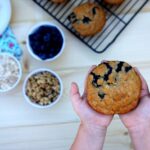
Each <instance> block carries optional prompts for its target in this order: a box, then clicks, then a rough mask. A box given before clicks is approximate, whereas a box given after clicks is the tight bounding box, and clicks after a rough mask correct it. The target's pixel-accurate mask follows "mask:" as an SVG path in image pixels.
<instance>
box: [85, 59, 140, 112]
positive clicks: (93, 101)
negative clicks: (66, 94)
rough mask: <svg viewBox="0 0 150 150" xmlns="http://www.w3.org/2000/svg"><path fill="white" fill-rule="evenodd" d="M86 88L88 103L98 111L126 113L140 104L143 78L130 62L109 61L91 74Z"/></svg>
mask: <svg viewBox="0 0 150 150" xmlns="http://www.w3.org/2000/svg"><path fill="white" fill-rule="evenodd" d="M86 90H87V99H88V103H89V105H90V106H91V107H92V108H93V109H94V110H96V111H97V112H100V113H103V114H124V113H127V112H129V111H131V110H132V109H134V108H135V107H136V106H137V104H138V101H139V97H140V93H141V79H140V77H139V76H138V74H137V73H136V71H135V70H134V68H133V67H132V66H130V65H129V64H127V63H125V62H121V61H108V62H104V63H102V64H100V65H98V66H97V67H96V68H94V70H93V71H92V72H91V73H90V74H89V76H88V79H87V89H86Z"/></svg>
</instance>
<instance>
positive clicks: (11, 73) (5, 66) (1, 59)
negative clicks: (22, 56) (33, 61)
mask: <svg viewBox="0 0 150 150" xmlns="http://www.w3.org/2000/svg"><path fill="white" fill-rule="evenodd" d="M19 77H20V68H19V65H18V63H17V61H16V60H15V59H14V58H13V57H11V56H10V55H7V54H0V91H7V90H9V89H11V88H12V87H13V86H14V85H15V84H16V82H17V81H18V79H19Z"/></svg>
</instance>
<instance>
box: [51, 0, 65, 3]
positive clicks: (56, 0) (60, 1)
mask: <svg viewBox="0 0 150 150" xmlns="http://www.w3.org/2000/svg"><path fill="white" fill-rule="evenodd" d="M51 1H52V2H54V3H64V2H65V1H66V0H51Z"/></svg>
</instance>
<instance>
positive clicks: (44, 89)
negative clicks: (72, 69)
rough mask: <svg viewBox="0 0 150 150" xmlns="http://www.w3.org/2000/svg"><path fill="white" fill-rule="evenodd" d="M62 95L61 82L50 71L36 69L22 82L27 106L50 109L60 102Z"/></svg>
mask: <svg viewBox="0 0 150 150" xmlns="http://www.w3.org/2000/svg"><path fill="white" fill-rule="evenodd" d="M62 93H63V84H62V80H61V78H60V77H59V76H58V75H57V74H56V73H55V72H54V71H52V70H50V69H37V70H35V71H33V72H31V73H30V74H29V75H28V76H27V78H26V79H25V81H24V85H23V94H24V97H25V99H26V100H27V102H28V103H29V104H31V105H32V106H34V107H37V108H49V107H52V106H53V105H55V104H56V103H57V102H58V101H59V100H60V98H61V96H62Z"/></svg>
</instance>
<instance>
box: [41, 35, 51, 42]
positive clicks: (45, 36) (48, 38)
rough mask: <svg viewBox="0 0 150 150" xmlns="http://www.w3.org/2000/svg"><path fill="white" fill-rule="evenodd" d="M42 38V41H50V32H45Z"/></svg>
mask: <svg viewBox="0 0 150 150" xmlns="http://www.w3.org/2000/svg"><path fill="white" fill-rule="evenodd" d="M43 40H44V42H50V40H51V35H50V33H47V34H46V35H44V37H43Z"/></svg>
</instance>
